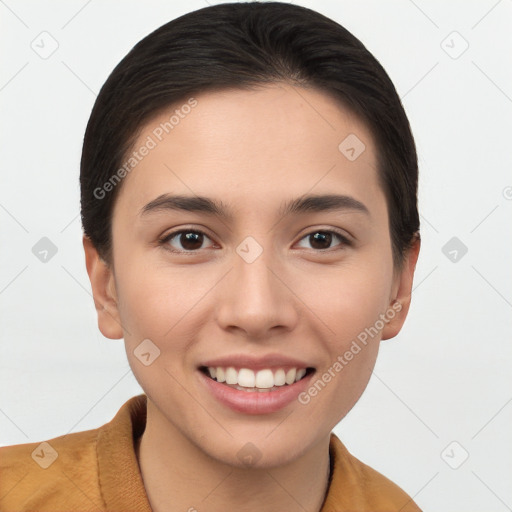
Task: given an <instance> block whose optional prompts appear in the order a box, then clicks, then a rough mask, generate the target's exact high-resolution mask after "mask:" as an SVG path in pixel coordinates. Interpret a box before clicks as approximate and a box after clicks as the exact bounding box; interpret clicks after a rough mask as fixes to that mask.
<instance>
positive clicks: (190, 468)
mask: <svg viewBox="0 0 512 512" xmlns="http://www.w3.org/2000/svg"><path fill="white" fill-rule="evenodd" d="M155 420H156V421H155ZM164 427H165V428H164ZM329 440H330V435H329V436H327V438H326V439H322V441H321V442H319V443H317V444H316V445H314V446H313V447H312V448H311V449H309V450H308V451H307V452H305V453H304V454H303V455H301V456H300V457H299V458H297V459H295V460H293V461H291V462H288V463H287V464H285V465H281V466H276V467H272V468H256V469H255V468H238V467H235V466H231V465H228V464H225V463H223V462H221V461H218V460H216V459H213V458H211V457H209V456H208V455H207V454H205V453H204V452H202V451H201V450H200V449H199V448H198V447H197V446H196V445H194V444H193V443H191V441H190V440H189V439H187V438H185V437H184V436H182V435H181V433H180V432H179V431H178V430H177V429H176V428H175V427H174V426H173V425H170V424H169V422H168V421H166V420H165V421H162V416H161V415H159V414H158V412H157V410H156V407H154V406H153V405H152V404H151V401H150V400H149V399H148V411H147V423H146V429H145V431H144V433H143V435H142V436H141V437H140V438H138V439H137V442H136V445H135V453H136V456H137V460H138V462H139V467H140V470H141V474H142V479H143V481H144V486H145V489H146V494H147V496H148V500H149V503H150V506H151V508H152V510H153V512H163V511H166V512H173V511H184V510H186V511H190V512H194V511H199V510H208V511H209V512H221V511H225V510H237V509H238V510H244V512H252V511H255V512H256V511H257V512H261V510H262V509H263V510H266V511H268V512H273V511H276V512H277V511H282V510H287V511H290V512H294V511H297V512H298V511H300V512H303V511H304V510H309V511H320V509H321V507H322V504H323V502H324V499H325V496H326V493H327V490H328V484H329V476H330V461H329ZM169 454H170V455H169Z"/></svg>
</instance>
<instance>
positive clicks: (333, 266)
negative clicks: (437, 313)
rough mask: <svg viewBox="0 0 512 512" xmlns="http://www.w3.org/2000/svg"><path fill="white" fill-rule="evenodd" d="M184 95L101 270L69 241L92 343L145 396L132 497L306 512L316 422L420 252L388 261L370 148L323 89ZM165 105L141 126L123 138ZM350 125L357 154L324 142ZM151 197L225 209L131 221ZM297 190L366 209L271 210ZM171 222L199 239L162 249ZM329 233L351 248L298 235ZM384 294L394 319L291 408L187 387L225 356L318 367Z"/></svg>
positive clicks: (340, 406)
mask: <svg viewBox="0 0 512 512" xmlns="http://www.w3.org/2000/svg"><path fill="white" fill-rule="evenodd" d="M196 99H197V101H198V104H197V106H196V107H195V108H194V109H193V110H192V111H191V113H190V114H188V115H187V116H186V117H185V118H184V119H182V120H180V123H179V125H177V126H176V127H175V128H174V129H173V131H172V133H170V134H169V135H167V136H166V137H165V138H164V139H163V140H162V141H161V142H160V143H159V144H158V145H157V147H156V148H154V149H152V150H151V151H150V152H149V154H148V155H147V156H146V157H145V158H144V159H143V160H142V161H141V162H140V163H139V164H138V165H137V166H136V168H135V169H134V170H133V171H132V172H131V173H130V174H129V175H127V177H126V178H124V180H123V183H122V188H121V191H120V194H119V196H118V199H117V201H116V204H115V208H114V214H113V221H112V233H113V259H112V262H111V263H110V264H106V263H105V262H104V261H103V260H102V259H101V258H100V257H99V256H98V253H97V251H96V249H95V248H94V246H93V245H92V244H91V242H90V241H89V240H88V239H87V237H84V249H85V255H86V266H87V271H88V274H89V277H90V280H91V285H92V290H93V295H94V299H95V303H96V307H97V311H98V325H99V328H100V330H101V332H102V333H103V335H104V336H106V337H107V338H112V339H119V338H124V340H125V346H126V353H127V356H128V360H129V362H130V365H131V367H132V370H133V373H134V375H135V377H136V378H137V380H138V382H139V383H140V385H141V387H142V389H143V390H144V392H145V393H146V394H147V396H148V411H147V413H148V414H147V426H146V430H145V432H144V434H143V436H142V438H141V440H140V443H138V444H137V446H136V453H137V457H138V461H139V465H140V468H141V473H142V476H143V479H144V484H145V487H146V492H147V494H148V498H149V500H150V503H151V506H152V508H153V510H155V511H163V510H167V511H169V510H189V509H190V508H191V507H195V508H196V509H197V510H209V511H221V510H236V509H239V510H244V511H252V510H257V511H258V512H259V511H261V510H268V511H273V510H275V511H278V510H304V509H306V510H320V508H321V505H322V502H323V500H324V497H325V493H326V491H327V480H328V475H329V453H328V447H329V439H330V432H331V430H332V429H333V427H334V426H335V425H336V424H337V423H338V422H339V421H340V420H341V419H342V418H343V417H344V416H345V415H346V414H347V413H348V411H350V409H351V408H352V407H353V405H354V404H355V403H356V402H357V400H358V399H359V397H360V395H361V394H362V392H363V391H364V389H365V387H366V385H367V383H368V381H369V379H370V376H371V372H372V370H373V367H374V364H375V360H376V357H377V353H378V348H379V344H380V340H381V339H388V338H392V337H394V336H395V335H396V334H398V332H399V331H400V329H401V327H402V325H403V322H404V321H405V318H406V315H407V311H408V309H409V304H410V297H411V287H412V281H413V274H414V269H415V265H416V261H417V257H418V252H419V245H420V244H419V241H417V242H415V244H414V245H413V247H412V249H411V250H410V251H409V252H408V253H407V254H406V258H405V262H404V265H403V268H402V269H401V270H400V271H395V269H394V267H393V260H392V250H391V240H390V234H389V224H388V212H387V205H386V200H385V196H384V193H383V191H382V189H381V188H380V186H379V184H378V181H377V170H376V153H375V146H374V143H373V141H372V138H371V136H370V133H369V131H368V130H367V128H366V127H365V125H364V124H363V123H362V122H361V121H360V120H359V119H358V118H356V117H354V116H353V115H351V114H350V113H349V112H348V111H347V110H346V109H344V108H343V107H342V106H340V105H339V104H338V103H337V102H335V101H334V100H333V99H331V98H330V97H328V96H327V95H325V94H324V93H322V92H319V91H317V90H314V89H307V90H306V89H297V88H295V87H293V86H290V85H286V84H273V85H268V86H264V87H261V88H258V89H257V90H254V91H242V90H229V91H221V92H211V93H203V94H201V95H197V96H196ZM175 108H176V106H173V107H172V108H169V110H168V111H166V112H164V113H162V114H161V115H159V116H157V117H156V118H155V119H153V120H151V122H149V123H148V124H147V125H146V126H145V128H144V130H143V131H142V132H141V134H140V137H139V139H138V141H137V142H136V143H135V145H134V147H135V148H137V147H140V146H141V145H142V144H143V143H144V141H145V140H146V138H147V136H148V135H151V133H152V130H154V128H155V127H156V126H158V124H159V123H160V122H163V121H165V120H168V119H169V117H170V115H171V114H172V112H173V110H174V109H175ZM349 134H356V135H357V137H358V138H359V139H360V140H361V141H363V142H364V144H365V145H366V149H365V151H364V152H363V153H362V154H361V155H360V156H359V157H358V158H357V159H356V160H355V161H349V160H348V159H347V158H346V157H345V155H343V154H342V153H341V152H340V151H339V150H338V145H339V144H340V142H341V141H343V140H344V139H345V137H347V135H349ZM163 193H174V194H187V195H194V194H197V195H202V196H203V195H204V196H208V197H211V198H215V199H217V200H221V201H222V202H223V204H225V205H226V206H227V207H229V208H231V209H232V212H233V218H232V219H230V220H221V219H218V218H215V217H213V216H209V215H206V214H204V213H191V212H180V211H161V212H159V213H152V214H150V215H147V216H146V217H145V218H144V217H143V216H141V215H140V214H139V213H140V210H141V208H142V207H143V206H144V205H146V204H147V203H148V202H150V201H151V200H153V199H155V198H156V197H158V196H159V195H161V194H163ZM306 193H309V194H332V193H337V194H344V195H348V196H352V197H353V198H355V199H357V200H358V201H360V202H362V203H363V204H364V205H365V206H366V207H367V209H368V212H369V213H368V214H366V213H363V212H359V211H356V210H347V211H342V212H316V213H315V212H308V213H306V214H294V215H291V216H289V217H282V216H281V215H280V214H279V211H278V210H279V208H280V206H281V204H282V202H283V201H285V200H288V199H295V198H297V197H299V196H301V195H303V194H306ZM179 228H183V229H186V228H194V229H200V230H202V231H204V232H205V233H206V234H207V236H206V237H204V238H203V244H202V245H201V246H200V247H201V248H200V249H197V250H196V252H195V253H194V252H189V253H187V254H183V253H182V254H176V253H173V252H171V251H170V250H169V249H175V250H177V251H185V250H186V248H185V247H184V245H183V243H182V242H183V237H182V238H181V239H180V236H179V235H178V236H176V237H175V238H174V239H173V240H172V242H171V241H169V242H167V246H165V245H159V243H158V239H159V238H162V236H163V235H166V234H168V233H170V232H171V231H174V230H176V229H179ZM329 229H338V230H340V231H341V232H342V233H343V234H345V235H346V236H347V237H348V238H349V240H351V241H352V244H351V245H346V244H343V243H341V242H340V240H339V239H337V238H336V237H335V236H333V238H332V241H331V243H330V245H329V242H327V243H325V245H324V246H325V247H327V249H323V250H322V249H319V248H318V247H321V246H318V245H317V246H315V245H314V242H313V241H312V239H311V237H310V236H308V235H311V234H314V233H316V232H317V231H321V232H322V231H325V230H329ZM247 236H252V237H253V238H254V239H256V240H257V242H258V243H259V244H260V246H261V247H262V248H263V252H262V254H261V255H260V256H259V257H258V258H257V259H256V260H255V261H254V262H252V263H250V264H249V263H247V262H246V261H244V259H242V258H241V257H240V256H239V255H238V253H237V252H236V248H237V246H238V245H239V244H240V243H241V242H242V240H244V239H245V237H247ZM200 243H201V241H199V243H198V246H199V244H200ZM171 244H172V245H171ZM166 247H167V249H166ZM395 300H398V301H399V302H400V303H401V305H402V309H401V311H400V312H397V313H396V314H395V316H394V318H393V319H392V320H390V321H389V322H388V323H386V324H385V326H384V327H383V329H382V330H381V331H380V332H379V334H378V335H377V336H375V337H374V338H373V339H371V341H370V342H369V343H368V344H367V346H366V347H364V349H363V350H361V352H359V353H358V354H357V355H356V356H354V358H353V359H352V360H351V361H350V362H349V363H348V364H347V365H346V366H345V367H344V368H343V370H342V371H341V372H339V373H337V374H336V377H335V378H333V379H332V380H331V382H329V384H328V385H327V386H325V388H324V389H323V390H322V391H321V392H320V393H318V395H317V396H315V397H314V398H312V399H311V401H310V402H309V403H308V404H307V405H303V404H301V403H299V402H298V401H293V402H292V403H291V404H289V405H287V406H286V407H285V408H284V409H282V410H279V411H278V412H275V413H271V414H263V415H249V414H242V413H239V412H234V411H232V410H231V409H229V408H227V407H225V406H223V405H222V404H220V403H219V402H218V401H217V400H216V399H215V398H214V397H213V396H211V395H209V394H208V393H206V392H205V390H204V387H203V386H202V385H200V382H199V379H198V374H197V366H198V365H199V364H200V363H201V362H202V361H205V360H206V359H211V358H214V357H218V356H225V355H230V354H233V353H244V354H252V355H265V354H268V353H270V352H272V353H278V354H284V355H289V356H292V357H297V358H299V359H301V360H304V361H309V366H312V367H315V368H316V370H317V375H321V374H322V373H324V372H325V371H327V369H328V368H329V367H332V365H333V363H334V362H335V361H336V360H337V357H338V356H340V355H343V354H344V353H345V352H346V351H347V350H348V348H349V347H350V345H351V343H352V341H353V340H354V339H356V337H357V335H358V334H359V333H361V332H362V331H364V329H365V328H368V327H370V326H373V325H374V324H375V322H376V320H377V319H378V318H379V315H380V314H382V313H385V312H386V311H387V310H389V308H390V307H391V305H392V304H393V302H394V301H395ZM146 338H149V339H150V340H152V342H153V343H154V344H155V345H157V346H158V347H159V349H160V351H161V353H160V356H159V357H158V358H157V359H156V360H155V361H154V362H153V363H152V364H151V365H149V366H144V365H143V364H141V362H140V361H139V360H138V359H137V358H136V357H135V355H134V350H135V349H136V347H137V346H138V345H139V344H140V343H141V341H142V340H144V339H146ZM248 442H251V443H253V444H254V445H255V446H256V447H257V449H258V450H259V452H260V454H261V458H260V459H259V460H258V461H257V462H256V463H255V464H254V465H253V466H252V467H246V466H244V465H243V463H242V461H241V460H239V458H238V457H237V453H238V451H239V450H240V449H241V448H242V447H243V446H244V445H245V444H246V443H248ZM241 490H243V492H241Z"/></svg>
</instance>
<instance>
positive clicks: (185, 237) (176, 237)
mask: <svg viewBox="0 0 512 512" xmlns="http://www.w3.org/2000/svg"><path fill="white" fill-rule="evenodd" d="M205 239H208V240H209V237H208V236H206V234H205V233H203V232H202V231H195V230H190V229H188V230H181V231H174V232H173V233H169V235H167V236H166V237H165V238H164V239H163V240H161V243H162V244H163V245H167V244H168V245H170V246H171V249H170V250H171V251H174V252H195V251H197V250H199V249H202V248H203V247H202V245H203V243H204V241H205Z"/></svg>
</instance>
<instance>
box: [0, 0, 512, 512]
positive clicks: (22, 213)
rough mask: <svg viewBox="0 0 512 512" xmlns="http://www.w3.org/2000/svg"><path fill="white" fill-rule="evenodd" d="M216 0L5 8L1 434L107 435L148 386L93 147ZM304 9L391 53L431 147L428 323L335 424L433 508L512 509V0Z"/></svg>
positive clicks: (425, 285) (425, 182) (391, 346)
mask: <svg viewBox="0 0 512 512" xmlns="http://www.w3.org/2000/svg"><path fill="white" fill-rule="evenodd" d="M208 3H219V2H205V1H202V0H197V1H187V2H184V1H180V2H171V1H166V2H165V1H156V0H153V1H144V2H142V1H124V2H122V4H121V3H120V2H114V1H112V0H108V1H105V0H102V1H101V2H100V1H98V0H92V1H91V0H89V1H88V2H87V1H84V0H73V1H70V0H67V1H65V2H64V1H59V2H57V1H53V2H45V1H36V0H32V1H22V2H14V0H5V1H2V2H0V20H1V27H0V40H1V44H2V49H3V51H2V66H1V76H0V119H1V125H0V126H1V128H0V129H1V133H0V141H1V145H2V151H1V155H2V157H1V161H0V165H1V180H2V186H1V188H0V222H1V225H0V226H1V227H0V238H1V242H0V243H1V251H0V307H1V328H0V333H1V355H0V370H1V373H0V445H10V444H18V443H26V442H35V441H41V440H45V439H50V438H52V437H56V436H58V435H63V434H66V433H68V432H77V431H82V430H87V429H91V428H97V427H99V426H100V425H103V424H104V423H106V422H107V421H110V419H112V417H113V416H114V414H115V413H116V412H117V410H118V409H119V408H120V406H121V405H122V404H123V403H124V402H125V401H126V400H127V399H128V398H130V397H131V396H134V395H136V394H139V393H141V392H142V390H141V388H140V387H139V385H138V383H137V382H136V381H135V379H134V377H133V375H132V373H131V370H130V369H129V366H128V362H127V359H126V354H125V351H124V344H123V341H122V340H119V341H112V340H108V339H106V338H104V337H103V336H102V335H101V333H100V332H99V330H98V328H97V324H96V313H95V310H94V307H93V301H92V298H91V295H90V285H89V281H88V277H87V274H86V270H85V265H84V257H83V249H82V245H81V226H80V218H79V185H78V173H79V160H80V153H81V143H82V138H83V134H84V130H85V126H86V123H87V120H88V117H89V114H90V110H91V108H92V105H93V102H94V100H95V96H96V94H97V92H98V91H99V89H100V87H101V85H102V84H103V82H104V81H105V80H106V78H107V76H108V75H109V73H110V72H111V71H112V69H113V68H114V66H115V65H116V64H117V63H118V62H119V60H120V59H121V58H122V57H123V56H124V55H125V54H126V53H127V52H128V51H129V50H130V49H131V47H132V46H133V45H134V44H135V43H136V42H137V41H139V40H140V39H141V38H142V37H144V36H145V35H147V34H148V33H149V32H151V31H153V30H154V29H155V28H157V27H159V26H160V25H162V24H164V23H165V22H167V21H169V20H171V19H173V18H175V17H177V16H178V15H181V14H183V13H185V12H188V11H191V10H195V9H198V8H201V7H205V6H206V5H207V4H208ZM295 3H297V4H300V5H304V6H306V7H311V8H313V9H316V10H318V11H319V12H321V13H323V14H325V15H327V16H329V17H331V18H333V19H335V20H336V21H338V22H339V23H341V24H342V25H344V26H345V27H346V28H347V29H348V30H350V31H351V32H353V33H354V35H356V36H357V37H358V38H359V39H361V40H362V42H363V43H364V44H365V45H366V46H367V48H368V49H369V50H370V51H371V52H372V53H374V55H375V56H376V57H377V58H378V59H379V61H380V62H381V63H382V64H383V66H384V68H385V69H386V70H387V72H388V73H389V75H390V76H391V78H392V80H393V82H394V83H395V85H396V88H397V90H398V92H399V94H400V96H401V97H402V99H403V103H404V106H405V109H406V111H407V114H408V116H409V119H410V122H411V125H412V128H413V132H414V135H415V138H416V142H417V146H418V152H419V158H420V195H419V203H420V212H421V220H422V226H421V233H422V238H423V243H422V250H421V255H420V259H419V263H418V267H417V275H416V279H415V289H414V292H413V300H412V307H411V311H410V314H409V318H408V320H407V322H406V325H405V327H404V329H403V330H402V332H401V333H400V335H399V336H398V337H396V338H395V339H393V340H389V341H386V342H383V344H382V346H381V352H380V356H379V360H378V363H377V366H376V368H375V372H374V376H373V377H372V380H371V381H370V384H369V386H368V388H367V390H366V392H365V394H364V395H363V397H362V399H361V400H360V402H359V403H358V404H357V405H356V407H355V408H354V409H353V410H352V411H351V412H350V413H349V415H348V416H347V417H346V418H345V419H344V420H343V421H342V422H341V423H340V424H339V425H338V426H337V427H336V429H335V432H336V434H337V435H338V436H339V437H340V438H341V439H342V441H343V442H344V443H345V444H346V445H347V447H348V448H349V450H350V451H351V452H352V453H353V454H354V455H356V456H357V457H359V458H360V459H362V460H363V461H364V462H366V463H368V464H369V465H370V466H372V467H374V468H375V469H377V470H379V471H381V472H382V473H384V474H385V475H386V476H388V477H389V478H390V479H391V480H393V481H395V482H396V483H397V484H399V485H400V486H401V487H403V488H404V489H405V490H406V491H407V492H408V493H409V494H410V495H411V496H413V497H414V498H415V501H416V502H417V503H418V504H419V505H420V506H421V507H422V508H423V509H424V510H425V511H437V512H444V511H446V512H447V511H458V512H460V511H462V510H464V511H465V512H471V511H482V512H484V511H485V512H494V511H496V512H501V511H506V510H512V508H511V507H512V486H511V485H510V482H511V477H512V467H511V464H510V458H511V457H510V456H511V453H512V437H511V435H510V431H511V429H510V425H511V423H512V422H511V420H512V403H511V402H512V385H511V384H512V375H511V374H512V372H511V363H512V357H511V356H512V348H511V331H512V329H511V327H512V326H511V308H512V287H511V283H512V269H511V268H512V265H511V262H512V237H511V233H512V232H511V229H510V228H511V226H510V224H511V223H510V218H511V211H512V200H511V199H512V188H511V187H512V173H511V169H512V167H511V163H512V162H511V161H512V156H511V151H510V148H511V142H510V141H511V137H512V67H511V58H510V56H511V55H512V35H511V34H512V30H511V29H512V1H511V0H501V1H496V0H481V1H467V0H464V1H463V0H460V1H450V2H447V1H445V0H436V1H421V0H415V2H413V1H408V0H399V1H398V0H396V1H386V2H382V1H378V0H374V1H356V0H351V1H348V0H347V1H344V0H341V1H315V2H313V1H299V0H297V1H296V2H295ZM121 5H122V8H120V6H121ZM43 31H47V32H48V33H49V34H51V37H52V38H54V39H55V40H56V41H57V42H58V45H59V46H58V49H57V50H56V51H55V53H53V54H52V55H51V56H50V57H48V58H47V59H42V58H41V57H40V56H39V55H38V54H37V53H36V52H35V51H34V50H33V49H32V48H31V43H32V41H34V40H35V41H36V42H37V41H39V40H40V39H37V38H38V36H39V34H40V33H41V32H43ZM453 31H456V32H457V33H458V34H459V35H457V34H452V32H453ZM42 37H43V36H42ZM44 37H48V36H44ZM443 41H444V42H443ZM465 41H466V42H467V44H469V47H468V49H467V50H466V51H465V52H464V53H462V54H461V55H460V56H459V55H458V54H459V53H460V52H461V51H462V50H463V49H464V47H465V44H466V43H465ZM49 43H50V44H51V40H49V39H47V44H46V48H48V47H49V46H48V44H49ZM453 57H457V58H453ZM44 236H46V237H48V238H49V239H50V240H51V241H52V242H53V243H54V244H55V245H56V246H57V249H58V252H57V254H56V255H55V256H54V257H53V258H51V260H50V261H48V262H47V263H42V262H41V261H39V259H37V258H36V257H35V256H34V254H33V253H32V247H33V246H34V245H35V244H36V243H37V242H38V241H39V240H40V239H41V238H42V237H44ZM452 237H457V238H458V239H459V240H460V241H461V242H462V243H464V245H465V246H466V247H467V248H468V252H467V254H465V255H464V256H463V257H460V254H461V253H460V252H459V258H458V261H456V262H453V261H451V260H450V259H449V258H448V257H447V256H445V254H444V253H443V252H442V248H443V247H444V245H445V244H446V243H447V242H448V241H449V240H450V239H451V238H452ZM507 424H508V425H509V427H506V425H507ZM507 430H508V431H509V433H508V434H507V433H506V431H507ZM453 441H456V443H455V444H451V445H450V443H452V442H453ZM449 445H450V446H449ZM446 447H448V449H446ZM445 449H446V450H445ZM466 452H467V453H468V454H469V457H468V458H467V460H466V461H465V462H464V463H463V464H462V465H461V466H460V467H459V468H458V469H452V468H451V467H450V466H449V464H448V463H450V464H451V465H452V466H457V465H458V464H459V463H460V462H461V461H462V460H463V457H464V456H465V453H466ZM442 453H444V455H442Z"/></svg>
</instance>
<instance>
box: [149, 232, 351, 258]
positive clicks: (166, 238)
mask: <svg viewBox="0 0 512 512" xmlns="http://www.w3.org/2000/svg"><path fill="white" fill-rule="evenodd" d="M183 233H196V234H200V235H204V236H205V237H207V238H210V237H209V236H208V235H207V234H206V233H205V232H204V231H201V230H200V229H180V230H177V231H173V232H171V233H169V234H167V235H165V236H164V237H163V238H161V239H159V240H158V243H159V245H161V246H164V248H165V249H166V250H168V251H170V252H173V253H176V254H193V253H197V252H199V251H200V250H201V249H196V250H176V249H170V248H169V246H168V244H169V242H170V241H171V240H172V239H173V238H176V237H177V236H178V235H181V234H183ZM315 233H329V234H333V235H335V236H336V237H338V239H339V240H340V242H341V243H340V244H338V246H334V247H339V250H341V249H342V248H343V247H351V246H352V242H351V240H349V239H348V238H347V237H346V236H345V235H343V234H342V233H340V232H339V231H336V230H333V229H315V230H313V231H310V232H309V233H307V234H306V235H304V236H303V237H302V238H301V239H300V240H304V239H305V238H307V237H309V236H311V235H313V234H315ZM333 249H334V248H333V247H330V248H328V249H313V251H315V252H319V253H326V252H331V251H332V250H333Z"/></svg>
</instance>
